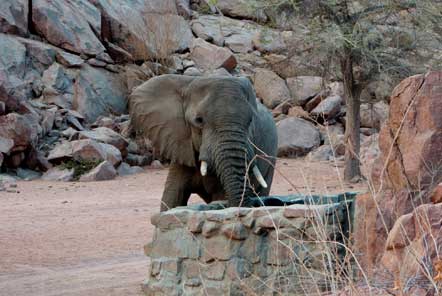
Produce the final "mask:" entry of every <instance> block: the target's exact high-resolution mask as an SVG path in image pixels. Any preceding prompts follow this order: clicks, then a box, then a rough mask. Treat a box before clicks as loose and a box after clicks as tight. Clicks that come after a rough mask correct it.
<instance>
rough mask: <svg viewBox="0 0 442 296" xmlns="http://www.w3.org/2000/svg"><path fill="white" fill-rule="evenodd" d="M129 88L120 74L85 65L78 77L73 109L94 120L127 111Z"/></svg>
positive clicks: (90, 120) (89, 119) (88, 119)
mask: <svg viewBox="0 0 442 296" xmlns="http://www.w3.org/2000/svg"><path fill="white" fill-rule="evenodd" d="M126 100H127V88H126V86H125V84H124V83H123V80H122V77H121V76H120V75H119V74H115V73H111V72H109V71H106V70H103V69H99V68H94V67H91V66H87V65H84V66H83V70H82V71H81V72H79V74H78V76H77V77H76V81H75V86H74V99H73V109H74V110H76V111H78V112H80V113H81V114H82V115H84V116H85V118H86V120H87V121H89V122H94V121H95V120H96V119H97V118H98V116H100V115H107V114H109V113H113V114H122V113H125V112H127V101H126Z"/></svg>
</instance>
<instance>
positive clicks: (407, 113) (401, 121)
mask: <svg viewBox="0 0 442 296" xmlns="http://www.w3.org/2000/svg"><path fill="white" fill-rule="evenodd" d="M441 83H442V72H429V73H428V74H426V75H416V76H412V77H410V78H407V79H405V80H404V81H402V82H401V83H400V84H399V85H398V86H397V87H396V88H395V89H394V91H393V93H392V95H391V99H390V112H389V113H390V114H389V119H388V121H387V122H386V124H385V125H384V127H383V128H382V130H381V133H380V137H379V146H380V149H381V159H382V163H385V164H386V168H385V175H384V178H385V179H386V180H388V183H389V184H390V185H391V187H392V188H393V189H395V190H396V191H399V190H401V189H403V188H410V189H412V190H425V189H428V187H429V186H431V185H432V184H434V182H437V181H438V180H440V179H441V178H442V170H436V169H434V168H437V167H439V166H440V161H441V155H442V116H441V114H442V93H441V92H440V91H438V90H439V88H440V85H441Z"/></svg>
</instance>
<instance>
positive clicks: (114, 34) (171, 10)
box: [93, 0, 192, 60]
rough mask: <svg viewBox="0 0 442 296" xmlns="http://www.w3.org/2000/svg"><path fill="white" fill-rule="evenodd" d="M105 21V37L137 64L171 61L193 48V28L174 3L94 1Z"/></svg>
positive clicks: (157, 1)
mask: <svg viewBox="0 0 442 296" xmlns="http://www.w3.org/2000/svg"><path fill="white" fill-rule="evenodd" d="M93 3H95V5H96V6H97V7H98V8H99V9H100V11H101V13H102V15H103V18H104V23H103V33H104V34H103V35H104V38H105V39H107V40H108V41H109V42H112V43H114V44H115V45H117V46H119V47H120V48H122V49H124V50H125V51H127V52H128V53H130V54H131V55H132V57H133V59H135V60H145V59H147V58H160V57H167V55H168V54H170V53H173V52H175V51H182V50H184V49H186V48H189V47H190V46H191V42H192V32H191V30H190V26H189V24H188V23H187V22H186V21H185V20H184V18H183V17H182V16H179V15H178V12H177V8H176V4H175V1H173V0H164V1H161V0H149V1H143V0H135V1H131V3H130V5H128V4H127V3H126V2H125V1H111V0H93Z"/></svg>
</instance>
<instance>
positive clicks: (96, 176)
mask: <svg viewBox="0 0 442 296" xmlns="http://www.w3.org/2000/svg"><path fill="white" fill-rule="evenodd" d="M116 176H117V171H116V170H115V168H114V166H113V165H112V164H111V163H110V162H108V161H103V162H102V163H100V164H99V165H98V166H97V167H95V168H93V169H92V170H91V171H90V172H88V173H86V174H84V175H83V176H81V177H80V181H82V182H90V181H104V180H112V179H114V178H115V177H116Z"/></svg>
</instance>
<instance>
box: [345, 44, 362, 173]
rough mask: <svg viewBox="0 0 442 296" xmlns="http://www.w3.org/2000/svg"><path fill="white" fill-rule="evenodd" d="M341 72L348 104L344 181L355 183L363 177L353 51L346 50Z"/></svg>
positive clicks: (359, 118)
mask: <svg viewBox="0 0 442 296" xmlns="http://www.w3.org/2000/svg"><path fill="white" fill-rule="evenodd" d="M341 71H342V74H343V78H344V91H345V96H346V101H347V102H346V104H347V116H346V121H345V168H344V180H345V181H355V180H359V178H360V177H361V169H360V162H359V150H360V125H361V116H360V105H361V102H360V90H359V89H358V87H357V85H356V82H355V80H354V76H353V58H352V55H351V50H350V49H348V50H345V56H344V58H343V60H342V61H341Z"/></svg>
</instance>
